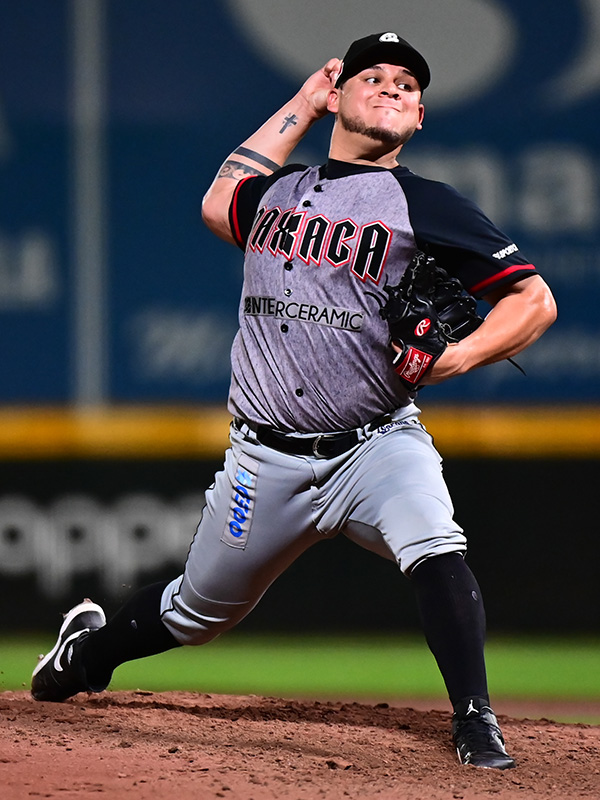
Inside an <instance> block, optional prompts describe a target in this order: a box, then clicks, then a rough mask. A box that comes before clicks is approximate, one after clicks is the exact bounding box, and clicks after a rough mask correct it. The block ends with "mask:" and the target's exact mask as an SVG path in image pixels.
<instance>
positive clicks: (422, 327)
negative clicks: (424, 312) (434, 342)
mask: <svg viewBox="0 0 600 800" xmlns="http://www.w3.org/2000/svg"><path fill="white" fill-rule="evenodd" d="M429 328H431V320H430V319H429V318H428V317H425V319H422V320H421V322H419V324H418V325H417V327H416V328H415V336H425V334H426V333H427V331H428V330H429Z"/></svg>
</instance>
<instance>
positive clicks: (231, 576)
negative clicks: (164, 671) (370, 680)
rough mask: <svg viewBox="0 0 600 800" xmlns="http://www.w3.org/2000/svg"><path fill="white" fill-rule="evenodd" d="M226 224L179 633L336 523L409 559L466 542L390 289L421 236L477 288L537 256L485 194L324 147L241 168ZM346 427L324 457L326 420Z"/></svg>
mask: <svg viewBox="0 0 600 800" xmlns="http://www.w3.org/2000/svg"><path fill="white" fill-rule="evenodd" d="M230 224H231V229H232V232H233V233H234V235H235V237H236V239H237V241H238V243H239V245H240V247H242V248H244V249H245V265H244V286H243V291H242V299H241V304H240V330H239V333H238V335H237V337H236V339H235V342H234V345H233V350H232V383H231V391H230V397H229V408H230V410H231V412H232V414H233V415H234V418H235V419H234V423H233V425H232V431H231V448H230V449H229V450H228V452H227V454H226V460H225V466H224V469H223V471H222V472H219V473H218V474H217V476H216V478H215V483H214V485H213V486H212V487H211V488H210V489H209V490H208V492H207V495H206V501H207V503H206V508H205V509H204V513H203V517H202V521H201V523H200V525H199V527H198V531H197V533H196V536H195V538H194V541H193V543H192V546H191V548H190V552H189V555H188V559H187V562H186V566H185V571H184V574H183V575H182V576H180V577H179V578H177V579H176V580H174V581H173V582H172V583H171V584H170V585H169V586H168V587H167V589H166V590H165V592H164V593H163V596H162V619H163V621H164V623H165V624H166V625H167V627H168V628H169V630H170V631H171V632H172V633H173V635H174V636H175V638H176V639H177V640H178V641H180V642H181V643H182V644H201V643H203V642H206V641H209V640H210V639H212V638H214V637H215V636H217V635H218V634H220V633H222V632H223V631H225V630H227V629H228V628H231V627H232V626H233V625H235V624H236V623H237V622H238V621H239V620H240V619H242V617H244V616H245V615H246V614H247V613H248V612H249V611H250V610H251V609H252V608H253V607H254V606H255V605H256V603H257V602H258V601H259V600H260V598H261V596H262V595H263V593H264V592H265V591H266V589H267V588H268V586H269V585H270V584H271V583H272V581H274V580H275V578H276V577H277V576H278V575H280V574H281V572H283V570H285V569H286V567H287V566H289V564H291V563H292V562H293V561H294V559H295V558H297V557H298V556H299V555H300V554H301V553H302V552H304V551H305V550H306V549H307V548H308V547H310V546H312V545H313V544H315V543H316V542H318V541H319V540H321V539H323V538H324V537H331V536H335V535H337V534H339V533H343V534H344V535H346V536H348V537H350V538H352V539H353V540H354V541H356V542H358V543H359V544H360V545H362V546H363V547H365V548H367V549H369V550H372V551H374V552H377V553H379V554H380V555H382V556H384V557H387V558H391V559H394V560H395V561H396V562H397V563H398V564H399V566H400V568H401V569H402V570H404V571H405V572H408V571H409V570H410V569H411V568H412V567H414V565H416V564H417V563H418V562H420V561H422V560H423V559H426V558H429V557H431V556H437V555H441V554H444V553H452V552H458V553H462V552H464V551H465V548H466V540H465V537H464V535H463V531H462V530H461V528H460V526H459V525H457V523H456V522H455V521H454V519H453V508H452V503H451V500H450V497H449V494H448V490H447V488H446V485H445V482H444V479H443V476H442V469H441V459H440V457H439V455H438V453H437V451H436V450H435V448H434V446H433V443H432V440H431V437H430V436H429V435H428V433H427V432H426V431H425V429H424V428H423V426H422V425H421V423H420V422H419V409H418V408H417V407H416V405H415V403H414V400H415V398H414V397H412V396H409V394H408V393H407V392H406V391H405V390H404V388H403V387H402V385H401V383H400V381H399V380H398V378H397V376H396V374H395V372H394V370H393V368H392V365H391V362H392V357H393V351H392V350H391V348H390V347H389V345H388V334H387V330H386V326H385V322H384V321H383V320H382V319H381V317H380V315H379V307H380V304H381V302H383V300H384V297H385V293H384V291H383V287H384V286H385V284H386V283H388V282H389V283H397V282H398V280H399V278H400V276H401V275H402V273H403V272H404V270H405V269H406V266H407V264H408V263H409V261H410V259H411V258H412V256H413V254H414V252H415V250H416V249H417V248H419V249H422V250H427V251H429V253H430V254H431V255H433V256H434V257H435V258H436V260H437V261H438V262H439V263H440V264H441V265H442V266H444V267H445V268H446V269H447V270H448V272H450V273H451V274H452V275H455V276H456V277H458V278H459V279H460V280H461V281H462V283H463V285H464V286H465V287H466V288H467V289H468V290H469V291H470V292H471V293H472V294H474V295H475V296H483V295H485V294H486V293H487V292H489V291H491V290H493V289H496V288H497V287H499V286H501V285H502V284H503V283H506V282H509V281H514V280H519V279H521V278H523V277H525V276H528V275H531V274H533V273H534V272H535V270H534V267H533V266H532V265H531V264H528V263H527V261H526V259H524V258H523V257H522V256H521V255H520V253H519V252H518V249H517V247H516V245H514V244H513V243H512V242H511V241H510V240H509V239H508V238H507V237H506V236H505V235H504V234H502V233H501V232H500V231H499V230H498V229H497V228H496V227H495V226H494V225H493V224H492V223H491V222H490V221H489V220H488V219H487V218H486V217H485V216H484V215H483V214H482V212H481V211H480V210H479V209H478V208H477V207H476V206H474V205H473V204H472V203H470V202H469V201H468V200H466V199H465V198H464V197H462V196H461V195H460V194H458V193H456V192H455V191H454V190H453V189H451V188H450V187H448V186H445V185H443V184H439V183H435V182H432V181H426V180H424V179H423V178H420V177H418V176H416V175H414V174H413V173H411V172H410V171H409V170H407V169H405V168H402V167H398V168H396V169H393V170H386V169H381V168H376V167H361V166H355V165H351V164H347V163H342V162H335V161H331V160H330V161H329V162H328V163H327V165H325V167H320V168H319V167H313V168H306V167H299V166H292V167H287V168H285V169H282V170H280V171H279V172H277V173H275V174H274V175H273V176H271V177H269V178H248V179H246V180H245V181H242V182H240V184H239V185H238V186H237V189H236V192H235V194H234V197H233V200H232V203H231V208H230ZM382 414H387V415H388V416H387V418H386V419H385V420H384V419H382V418H381V415H382ZM375 418H377V419H376V421H373V420H374V419H375ZM273 429H275V439H273V435H272V432H273ZM349 429H353V430H352V431H350V433H351V435H350V436H348V437H346V434H341V435H342V436H343V437H344V439H343V441H344V442H346V441H347V442H348V445H347V446H346V444H344V445H343V449H342V450H341V451H335V452H334V453H333V455H329V454H327V455H326V456H324V455H323V452H322V451H321V449H320V442H321V439H322V438H323V437H321V436H320V435H317V436H315V434H321V433H326V432H340V431H349ZM265 430H266V432H267V434H269V432H271V435H270V436H269V438H268V440H267V443H265ZM261 431H262V433H261ZM277 431H279V432H283V436H282V434H281V433H279V434H277ZM286 433H287V434H288V435H287V436H286V435H285V434H286ZM277 437H279V438H277ZM325 439H328V437H325ZM336 441H337V440H336ZM307 443H308V446H307Z"/></svg>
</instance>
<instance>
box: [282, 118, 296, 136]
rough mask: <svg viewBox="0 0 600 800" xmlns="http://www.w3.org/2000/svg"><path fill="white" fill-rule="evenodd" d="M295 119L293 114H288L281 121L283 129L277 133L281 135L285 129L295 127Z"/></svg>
mask: <svg viewBox="0 0 600 800" xmlns="http://www.w3.org/2000/svg"><path fill="white" fill-rule="evenodd" d="M297 119H298V117H297V116H296V115H295V114H288V115H287V117H286V118H285V119H284V120H283V128H282V129H281V130H280V131H279V133H283V132H284V131H285V130H286V128H289V126H290V125H297V124H298V122H297Z"/></svg>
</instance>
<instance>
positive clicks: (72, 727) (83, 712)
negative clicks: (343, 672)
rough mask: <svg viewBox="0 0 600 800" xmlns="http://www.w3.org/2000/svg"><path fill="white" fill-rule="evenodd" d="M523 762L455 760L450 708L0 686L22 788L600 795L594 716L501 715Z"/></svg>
mask: <svg viewBox="0 0 600 800" xmlns="http://www.w3.org/2000/svg"><path fill="white" fill-rule="evenodd" d="M499 719H500V723H501V725H502V729H503V732H504V734H505V737H506V739H507V742H508V743H509V750H510V752H511V754H512V755H513V756H514V757H515V759H516V760H517V762H518V767H517V768H516V769H512V770H506V771H504V772H500V771H497V770H485V769H476V768H474V767H462V766H460V765H459V764H458V762H457V759H456V755H455V752H454V749H453V746H452V743H451V740H450V735H449V730H450V714H449V712H445V711H440V710H422V709H421V710H419V709H416V708H408V707H405V706H402V707H393V706H390V705H388V704H386V703H377V704H366V703H354V702H346V703H343V702H340V703H337V702H317V701H298V700H281V699H277V698H270V697H255V696H248V697H233V696H225V695H208V694H196V693H179V692H168V693H163V694H156V693H151V692H142V691H137V692H104V693H103V694H101V695H92V696H89V697H88V696H86V695H78V696H77V697H76V698H73V699H71V700H69V701H67V702H66V703H61V704H53V703H37V702H35V701H34V700H33V699H32V698H31V697H30V696H29V694H28V693H26V692H4V693H2V694H0V722H1V728H0V785H1V786H2V797H3V798H6V800H21V798H27V799H28V800H30V798H35V797H54V798H77V800H80V799H81V798H84V799H85V798H92V797H93V798H98V797H99V795H103V796H105V797H109V798H111V800H120V799H121V798H140V800H144V799H145V798H148V799H150V798H153V799H155V798H163V797H164V798H169V799H170V798H174V800H192V798H193V800H205V798H222V797H224V798H228V799H229V800H234V798H235V800H265V799H266V798H269V800H275V799H277V800H279V798H290V799H291V800H307V799H308V798H311V799H312V798H327V799H328V800H346V799H347V798H357V799H358V798H361V800H363V799H364V798H377V800H388V798H389V800H392V798H394V800H398V798H403V800H475V798H477V800H481V798H493V799H494V800H495V799H496V798H498V800H516V798H520V800H523V798H536V800H538V798H539V799H541V798H544V800H550V798H552V800H564V798H570V800H572V799H573V798H595V800H597V799H598V798H600V727H597V726H590V725H583V724H573V725H571V724H561V723H557V722H552V721H551V720H548V719H537V720H534V719H515V718H513V717H511V716H503V715H500V716H499Z"/></svg>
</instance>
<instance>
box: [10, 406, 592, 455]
mask: <svg viewBox="0 0 600 800" xmlns="http://www.w3.org/2000/svg"><path fill="white" fill-rule="evenodd" d="M424 405H425V404H424ZM422 420H423V422H424V423H425V425H426V426H427V429H428V430H429V432H430V433H431V434H432V435H433V437H434V439H435V443H436V446H437V447H438V449H439V450H440V452H441V453H442V455H444V456H446V457H464V458H467V457H475V458H480V457H486V458H536V457H539V458H555V457H556V458H562V457H564V458H573V457H574V458H596V457H600V404H599V405H598V406H592V405H586V406H565V407H561V406H531V407H525V408H519V407H505V406H502V407H500V406H479V405H465V406H458V405H452V406H430V407H428V406H425V409H424V411H423V415H422ZM229 422H230V415H229V414H228V413H227V411H226V410H225V409H224V408H223V407H222V406H218V407H206V406H124V407H119V406H111V407H108V408H104V409H93V408H90V409H85V410H77V409H69V408H62V407H61V408H59V407H30V408H28V407H23V406H14V407H6V406H5V407H2V408H0V458H3V459H9V460H10V459H56V458H186V457H187V458H196V457H197V458H214V459H220V458H221V457H222V455H223V452H224V450H225V448H226V447H227V434H228V430H229Z"/></svg>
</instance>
